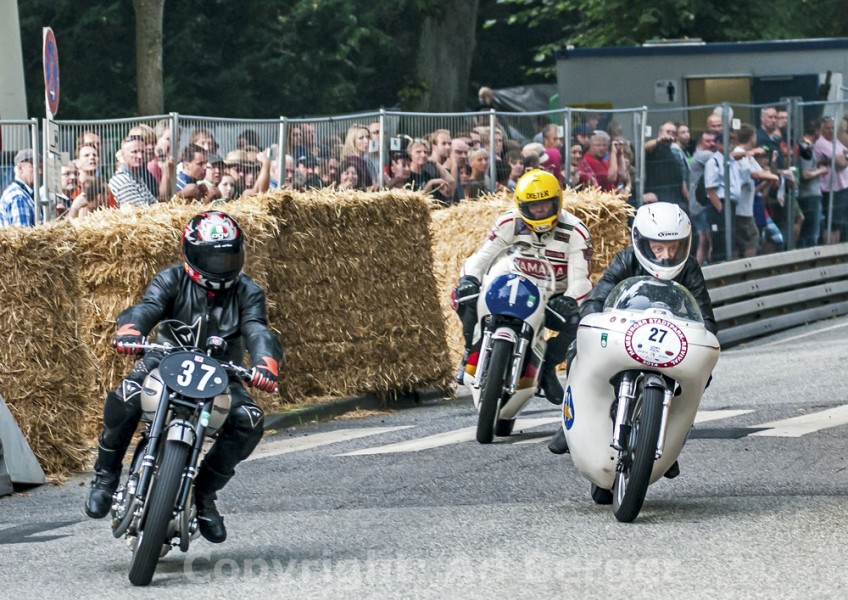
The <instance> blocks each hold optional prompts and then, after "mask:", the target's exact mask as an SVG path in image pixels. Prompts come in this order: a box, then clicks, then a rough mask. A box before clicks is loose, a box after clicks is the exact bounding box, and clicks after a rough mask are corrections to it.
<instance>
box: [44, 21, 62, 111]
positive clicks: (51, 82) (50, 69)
mask: <svg viewBox="0 0 848 600" xmlns="http://www.w3.org/2000/svg"><path fill="white" fill-rule="evenodd" d="M43 34H44V35H43V38H44V99H45V101H46V102H47V118H49V119H52V118H53V116H54V115H55V114H56V113H57V112H58V111H59V49H58V48H57V47H56V36H55V35H53V30H52V29H51V28H50V27H45V28H44V29H43Z"/></svg>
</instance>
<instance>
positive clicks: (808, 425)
mask: <svg viewBox="0 0 848 600" xmlns="http://www.w3.org/2000/svg"><path fill="white" fill-rule="evenodd" d="M840 425H848V404H845V405H843V406H837V407H836V408H829V409H828V410H822V411H819V412H816V413H812V414H809V415H802V416H800V417H792V418H790V419H782V420H780V421H770V422H768V423H762V424H761V425H754V426H753V427H769V428H770V429H766V430H764V431H757V432H756V433H752V434H750V435H752V436H753V435H757V436H763V437H801V436H802V435H806V434H808V433H813V432H814V431H820V430H822V429H829V428H831V427H839V426H840Z"/></svg>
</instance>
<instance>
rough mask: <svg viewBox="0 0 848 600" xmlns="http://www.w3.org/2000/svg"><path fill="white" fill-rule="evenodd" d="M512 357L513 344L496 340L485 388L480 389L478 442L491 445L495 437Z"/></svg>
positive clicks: (487, 370)
mask: <svg viewBox="0 0 848 600" xmlns="http://www.w3.org/2000/svg"><path fill="white" fill-rule="evenodd" d="M511 357H512V343H511V342H508V341H507V340H494V342H493V343H492V356H491V357H490V360H489V366H488V367H487V368H486V373H485V375H484V377H485V381H483V387H482V388H481V389H480V414H478V415H477V441H478V442H480V443H481V444H491V443H492V439H494V437H495V422H496V421H497V419H498V410H499V409H500V404H501V397H502V396H503V384H504V380H505V379H506V369H507V365H508V364H509V359H510V358H511Z"/></svg>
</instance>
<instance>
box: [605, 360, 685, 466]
mask: <svg viewBox="0 0 848 600" xmlns="http://www.w3.org/2000/svg"><path fill="white" fill-rule="evenodd" d="M638 383H639V377H638V376H637V377H633V375H632V374H631V373H625V374H624V375H623V376H622V378H621V383H620V384H619V387H618V400H617V405H618V406H617V408H616V411H615V423H614V424H613V429H612V443H611V444H610V446H612V447H613V448H614V449H615V450H618V451H619V452H621V451H623V450H624V448H622V446H621V439H622V437H625V434H626V433H628V432H629V431H630V427H631V426H632V425H631V424H629V421H630V420H631V419H628V412H629V409H630V403H631V401H632V400H633V399H634V398H635V397H636V386H637V385H638ZM673 393H674V392H673V388H672V387H671V386H666V388H665V390H664V391H663V408H662V417H661V419H660V434H659V438H658V439H657V450H656V454H655V455H654V459H655V460H656V459H658V458H661V457H662V455H663V450H664V449H665V438H666V433H667V430H668V413H669V409H670V408H671V397H672V395H673Z"/></svg>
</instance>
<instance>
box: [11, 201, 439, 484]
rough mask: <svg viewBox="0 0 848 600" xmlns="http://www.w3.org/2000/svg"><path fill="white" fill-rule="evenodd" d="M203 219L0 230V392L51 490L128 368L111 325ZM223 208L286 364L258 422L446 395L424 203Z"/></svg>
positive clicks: (81, 458)
mask: <svg viewBox="0 0 848 600" xmlns="http://www.w3.org/2000/svg"><path fill="white" fill-rule="evenodd" d="M202 209H203V207H200V206H198V205H184V204H177V203H167V204H160V205H156V206H154V207H150V208H145V209H132V208H130V209H121V210H115V211H103V212H98V213H96V214H94V215H93V216H91V217H88V218H86V219H83V220H78V221H71V222H60V223H55V224H49V225H45V226H39V227H36V228H34V229H31V230H25V231H21V230H17V229H4V230H0V255H2V257H3V258H4V259H5V260H4V265H5V266H6V273H5V277H3V278H2V283H0V290H2V294H3V295H2V297H3V303H2V304H0V324H2V326H3V328H4V329H3V331H4V332H5V334H6V336H5V337H6V343H5V344H4V345H3V346H2V348H0V371H1V372H0V393H2V394H3V395H4V397H5V398H6V400H7V402H8V404H9V406H10V409H11V410H12V412H13V414H14V415H15V417H16V419H17V420H18V422H19V423H20V424H21V428H22V430H23V431H24V433H25V435H26V437H27V439H28V441H29V444H30V446H31V447H32V448H33V451H34V452H35V454H36V456H37V457H38V458H39V461H40V462H41V464H42V467H43V468H44V469H45V471H46V472H47V473H48V474H49V475H51V476H61V475H64V474H66V473H68V472H73V471H78V470H80V469H81V468H83V467H84V464H85V461H86V459H87V457H88V455H87V453H86V451H85V449H86V446H87V445H89V446H90V445H91V443H92V442H93V440H94V437H95V435H96V433H97V431H98V430H99V428H100V419H101V412H102V405H103V399H104V397H105V394H106V392H107V390H108V389H110V388H112V387H114V386H115V385H116V384H117V383H118V382H119V381H120V378H121V377H122V376H123V375H125V374H126V373H127V372H128V370H129V369H130V368H131V362H130V361H129V360H128V359H126V358H123V357H118V356H116V355H115V353H114V351H113V350H112V347H111V339H112V335H113V333H114V322H115V317H116V316H117V314H118V313H119V312H120V311H121V310H123V309H124V308H125V307H127V306H129V305H130V304H133V303H135V302H137V301H138V300H139V298H140V297H141V295H142V293H143V291H144V289H145V287H146V285H147V283H148V282H149V281H150V279H151V277H152V276H153V274H154V273H156V272H157V271H158V270H160V269H162V268H163V267H165V266H168V265H170V264H174V263H176V262H178V261H179V254H180V251H179V241H180V236H181V231H182V227H183V226H184V224H185V223H186V222H187V221H188V220H189V219H190V218H191V217H192V216H193V215H195V214H196V213H197V212H199V211H200V210H202ZM225 209H226V211H227V212H228V213H230V214H231V215H232V216H233V217H235V218H236V220H238V221H239V223H240V225H241V226H242V227H243V228H244V230H245V236H246V239H247V245H248V249H247V252H248V259H247V264H246V268H245V272H246V273H247V274H248V275H249V276H251V277H252V278H254V279H255V280H256V281H257V282H258V283H259V284H260V285H262V286H263V287H264V288H265V290H266V292H267V296H268V310H269V321H270V324H271V326H272V328H273V329H274V330H275V331H276V332H277V333H278V335H279V337H280V340H281V342H282V344H283V346H284V347H285V348H286V350H287V357H286V361H285V363H284V366H283V371H282V375H283V381H282V391H281V394H280V396H277V397H271V396H267V395H264V394H262V395H260V396H261V397H259V398H258V401H259V402H260V404H261V405H262V406H263V408H265V409H266V410H274V409H278V408H280V407H281V406H282V405H284V404H292V403H297V402H305V401H307V400H309V399H313V400H314V399H316V398H324V397H327V396H333V397H338V396H348V395H354V394H359V393H364V392H374V391H376V392H382V393H387V394H388V393H391V392H397V391H405V390H412V389H415V388H418V387H423V386H428V385H441V386H444V385H447V382H448V381H449V372H450V363H449V361H448V353H447V345H446V343H445V331H444V323H443V320H442V318H441V312H440V310H439V306H438V301H437V296H436V284H435V280H434V279H433V264H432V254H431V252H430V237H429V236H430V230H429V221H430V205H429V202H428V201H427V200H425V199H423V198H422V197H421V196H419V195H416V194H412V193H409V192H394V193H380V194H370V195H366V194H361V193H353V192H350V193H340V192H332V191H330V192H327V191H324V192H311V193H305V194H289V193H276V194H266V195H263V196H261V197H254V198H251V199H248V200H243V201H237V202H234V203H231V204H228V205H227V206H226V207H225Z"/></svg>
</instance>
